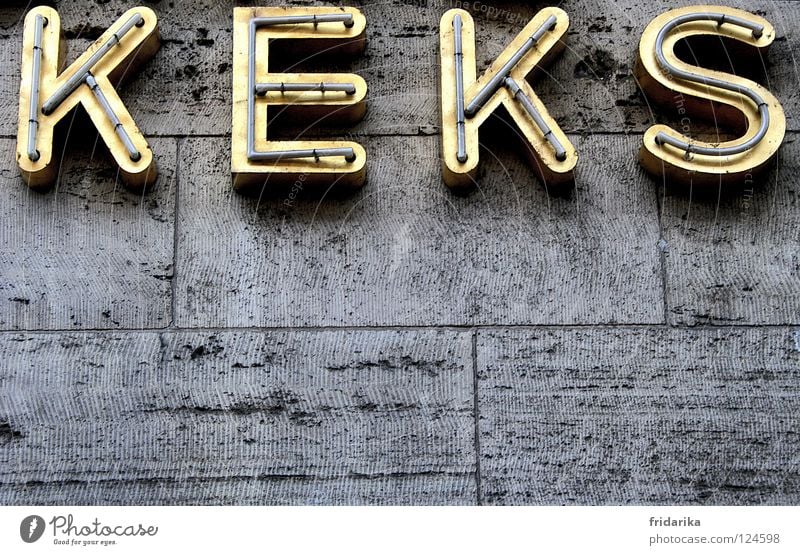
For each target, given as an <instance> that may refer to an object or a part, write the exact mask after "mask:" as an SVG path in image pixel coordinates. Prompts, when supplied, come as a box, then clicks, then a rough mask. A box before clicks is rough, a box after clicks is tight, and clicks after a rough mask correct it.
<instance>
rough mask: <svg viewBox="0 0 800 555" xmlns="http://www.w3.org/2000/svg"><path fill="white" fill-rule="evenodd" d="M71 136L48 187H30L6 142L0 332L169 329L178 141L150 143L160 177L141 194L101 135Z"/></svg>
mask: <svg viewBox="0 0 800 555" xmlns="http://www.w3.org/2000/svg"><path fill="white" fill-rule="evenodd" d="M73 137H74V140H72V141H70V143H69V144H68V146H67V147H66V152H67V154H66V156H64V159H63V165H62V167H61V170H60V172H61V175H60V177H59V180H58V183H57V184H56V186H55V187H54V189H53V191H51V192H50V193H47V194H39V193H35V192H33V191H31V190H30V189H28V188H27V187H26V186H25V184H24V183H23V182H22V179H21V178H20V177H19V172H18V170H17V168H16V162H15V161H14V156H15V153H16V141H12V140H8V139H0V268H2V269H0V276H1V277H2V281H0V329H3V330H42V329H105V328H120V329H130V328H155V327H166V326H168V325H169V324H170V319H171V300H170V295H171V289H172V285H171V280H172V265H173V244H174V234H173V231H174V227H175V224H174V220H175V159H176V158H175V141H174V140H171V139H154V140H152V141H151V147H152V148H153V150H154V152H155V153H156V157H157V162H158V165H159V171H160V176H159V181H158V182H157V183H156V186H155V187H154V188H153V190H152V192H150V193H149V194H146V195H141V194H136V193H131V192H129V191H127V190H126V189H125V188H124V186H123V185H122V183H121V182H120V181H119V178H118V176H117V172H116V170H115V169H114V168H113V165H114V163H113V162H112V161H111V159H110V155H109V154H108V152H107V151H106V148H105V145H104V144H103V143H102V141H100V142H99V143H98V142H96V140H95V137H96V134H95V133H92V132H86V131H85V130H81V131H76V132H75V134H74V135H73ZM79 137H80V139H79ZM84 137H90V139H89V141H87V142H86V143H83V142H82V141H83V140H85V139H83V138H84Z"/></svg>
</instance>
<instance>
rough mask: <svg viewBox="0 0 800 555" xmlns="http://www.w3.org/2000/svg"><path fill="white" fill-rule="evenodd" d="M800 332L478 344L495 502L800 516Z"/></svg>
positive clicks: (529, 338)
mask: <svg viewBox="0 0 800 555" xmlns="http://www.w3.org/2000/svg"><path fill="white" fill-rule="evenodd" d="M798 393H800V331H798V330H797V329H789V328H774V329H769V330H767V329H744V328H739V329H708V330H669V329H641V328H595V329H568V330H516V331H509V330H505V331H487V332H481V333H480V334H479V336H478V401H479V407H480V409H479V413H480V414H479V429H480V435H479V444H480V473H481V484H482V490H481V497H482V500H483V501H484V502H486V503H488V504H591V505H595V504H601V505H602V504H654V505H660V504H696V503H697V504H714V505H739V504H769V505H774V504H797V503H798V502H800V472H799V471H798V470H799V469H800V457H799V456H798V453H800V438H798V434H797V429H798V426H800V416H798V415H800V396H798Z"/></svg>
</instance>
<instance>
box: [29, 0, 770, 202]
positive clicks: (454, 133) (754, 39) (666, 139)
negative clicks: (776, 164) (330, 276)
mask: <svg viewBox="0 0 800 555" xmlns="http://www.w3.org/2000/svg"><path fill="white" fill-rule="evenodd" d="M366 25H367V22H366V19H365V17H364V15H363V14H362V13H361V12H360V11H359V10H357V9H355V8H325V7H298V8H234V11H233V99H232V106H233V107H232V112H233V113H232V134H231V135H232V139H231V147H232V148H231V172H232V177H233V185H234V187H235V188H236V189H242V188H246V187H252V186H256V187H262V186H265V185H266V186H270V185H272V184H280V183H293V182H297V181H302V182H303V183H307V184H324V185H344V186H347V187H359V186H361V185H363V183H364V181H365V176H366V168H367V155H366V151H365V149H364V148H363V147H362V146H361V145H359V144H358V143H355V142H352V141H331V140H314V141H312V140H305V139H303V138H302V137H301V138H298V139H297V140H291V141H288V140H280V139H275V138H274V137H272V138H270V137H268V132H269V133H271V132H272V128H271V127H270V123H272V122H273V121H274V119H275V118H277V117H278V116H281V117H288V118H289V119H290V120H293V121H295V122H302V123H303V124H304V125H307V127H313V126H314V125H315V124H317V123H319V122H321V121H324V122H325V123H326V125H327V124H331V123H335V124H338V125H343V126H346V125H352V124H355V123H357V122H358V121H360V120H361V119H362V118H363V117H364V114H365V112H366V106H367V104H366V103H367V84H366V83H365V82H364V80H363V79H362V78H361V77H359V76H358V75H353V74H346V73H320V74H310V73H279V72H273V71H272V70H271V68H270V67H269V60H270V51H271V50H273V51H274V50H277V49H278V48H279V46H280V45H281V43H283V44H284V45H285V44H287V43H288V44H290V45H291V50H292V52H293V53H295V54H300V55H301V56H304V57H311V56H317V55H320V54H324V55H325V56H327V57H329V58H330V57H331V56H333V57H334V58H336V57H344V56H348V57H352V56H358V55H360V54H362V53H363V52H364V49H365V47H366ZM60 28H61V25H60V21H59V18H58V14H57V13H56V11H55V10H53V9H51V8H47V7H39V8H35V9H33V10H31V11H30V12H29V13H28V15H27V17H26V19H25V31H24V37H23V51H22V83H21V87H20V108H19V127H18V134H17V160H18V164H19V168H20V170H21V173H22V175H23V178H24V179H25V180H26V181H27V183H28V184H29V185H30V186H31V187H33V188H37V189H46V188H47V187H49V186H50V185H51V184H52V183H53V182H54V181H55V179H56V176H57V161H56V160H54V154H53V134H54V128H55V126H56V125H57V124H58V123H59V122H61V121H62V120H64V118H65V117H66V116H67V115H68V114H69V113H70V112H71V111H72V110H73V109H74V108H76V107H77V106H78V105H79V104H80V105H81V106H83V108H84V109H85V110H86V111H87V112H88V114H89V116H90V118H91V120H92V122H93V123H94V125H95V126H96V127H97V129H98V130H99V132H100V135H101V136H102V138H103V140H104V141H105V144H106V145H107V146H108V149H109V151H110V152H111V155H112V157H113V159H114V160H115V161H116V163H117V165H118V166H119V168H120V173H121V176H122V179H123V181H124V182H125V183H126V184H127V185H128V186H129V187H132V188H137V189H140V188H142V187H145V186H146V185H148V184H151V183H153V182H154V181H155V179H156V166H155V161H154V157H153V153H152V152H151V150H150V147H149V146H148V144H147V141H146V140H145V138H144V137H143V136H142V133H141V132H140V131H139V129H138V127H137V126H136V124H135V123H134V120H133V117H132V116H131V115H130V114H129V113H128V111H127V109H126V108H125V106H124V104H123V103H122V101H121V100H120V98H119V96H118V95H117V92H116V90H115V88H114V86H115V85H117V84H118V83H119V82H120V80H121V78H122V77H123V76H124V74H126V73H128V72H130V71H132V69H135V68H136V67H138V66H139V65H140V64H142V63H144V62H145V61H147V60H148V59H149V58H151V57H152V56H153V55H154V54H155V53H156V51H157V50H158V48H159V44H160V41H159V34H158V22H157V19H156V15H155V13H153V11H152V10H150V9H148V8H143V7H142V8H134V9H132V10H130V11H128V12H127V13H126V14H124V15H123V16H122V17H121V18H120V19H119V20H118V21H117V22H116V23H115V24H114V25H112V26H111V28H110V29H109V30H108V31H106V32H105V33H104V34H103V36H101V37H100V38H99V39H98V40H97V41H96V42H95V43H94V44H93V45H92V46H91V47H90V48H89V50H87V51H86V52H85V53H83V54H82V55H81V56H80V57H79V58H78V59H77V60H76V61H75V62H74V63H72V64H71V65H70V66H69V67H67V68H66V69H65V70H63V71H61V72H59V71H60V68H61V67H62V62H63V59H62V52H63V50H64V49H63V48H62V47H63V43H62V41H61V38H60ZM568 28H569V17H568V16H567V14H566V13H565V12H564V11H563V10H561V9H558V8H545V9H543V10H541V11H540V12H539V13H538V14H536V16H534V18H533V19H532V20H531V21H530V22H529V23H528V24H527V25H526V26H525V27H524V28H523V29H522V31H521V32H520V33H519V34H518V35H517V36H516V38H514V39H513V40H512V41H511V43H510V44H509V46H508V47H507V48H506V49H505V50H504V51H503V52H502V54H500V56H499V57H498V58H497V59H496V60H495V61H494V63H493V64H491V67H490V68H489V69H488V70H487V71H486V72H485V73H484V74H483V75H481V76H480V77H478V75H477V69H476V41H475V22H474V20H473V18H472V17H471V16H470V14H469V13H468V12H466V11H464V10H460V9H453V10H449V11H447V12H446V13H445V14H444V15H443V17H442V19H441V23H440V46H439V54H440V63H441V90H440V96H441V117H442V140H441V147H442V150H441V156H442V170H443V178H444V181H445V183H446V184H447V185H448V186H449V187H451V188H453V189H464V188H469V187H471V186H472V185H473V184H474V182H475V178H476V173H477V169H478V166H479V161H480V160H479V159H480V148H479V133H480V128H481V127H482V125H483V124H484V123H485V122H486V121H487V120H488V119H489V118H490V117H491V116H493V115H494V114H495V113H497V112H500V111H502V112H505V114H506V115H507V116H508V122H507V123H508V125H509V126H512V127H513V128H514V134H515V135H516V136H518V137H520V139H521V142H522V144H523V145H524V146H525V151H526V152H527V153H528V155H529V157H530V160H531V166H532V168H533V169H534V171H536V172H537V173H538V174H539V176H540V177H541V179H542V181H543V182H544V183H545V184H546V185H547V186H548V187H557V186H562V185H564V184H570V183H571V182H572V180H573V171H574V169H575V167H576V165H577V163H578V153H577V151H576V149H575V147H574V146H573V145H572V144H571V143H570V141H569V139H568V138H567V136H566V135H565V134H564V132H563V131H562V130H561V129H560V127H559V126H558V123H557V122H556V121H555V120H554V119H553V118H552V117H551V116H550V114H549V113H548V111H547V108H546V107H545V105H544V104H543V103H542V101H541V100H539V98H538V97H537V96H536V94H535V92H534V90H533V88H532V86H531V84H530V83H529V77H530V76H531V75H532V74H533V73H534V72H535V70H537V69H538V68H543V67H545V66H546V65H547V64H549V63H551V62H553V61H554V60H555V59H556V58H557V57H558V55H559V54H560V53H561V52H562V51H563V49H564V47H565V46H564V42H563V41H564V39H565V36H566V33H567V30H568ZM698 37H714V38H722V39H726V40H732V41H736V42H737V43H740V44H743V45H745V46H747V47H748V49H746V50H744V51H743V54H741V56H750V57H751V58H752V60H754V61H758V60H760V59H761V57H762V56H764V55H765V54H766V51H767V48H768V47H769V45H770V44H772V42H773V41H774V39H775V30H774V28H773V27H772V25H770V23H769V22H768V21H766V20H765V19H763V18H761V17H758V16H755V15H753V14H750V13H747V12H744V11H741V10H736V9H733V8H727V7H721V6H695V7H686V8H680V9H676V10H672V11H669V12H667V13H665V14H662V15H660V16H658V17H657V18H656V19H654V20H653V21H652V22H651V23H650V24H649V25H648V26H647V28H646V29H645V31H644V34H643V36H642V39H641V42H640V46H639V55H638V62H637V70H636V71H637V78H638V80H639V82H640V84H641V86H642V88H643V90H644V91H645V94H646V95H647V96H648V97H649V98H651V99H652V100H653V101H654V102H655V103H656V104H659V105H661V106H664V107H665V108H671V109H672V110H673V111H676V112H677V113H678V115H679V116H681V117H682V118H683V119H684V120H688V119H689V118H690V117H691V116H697V117H703V118H706V119H710V120H711V121H712V122H714V123H715V124H717V125H718V126H719V127H722V128H723V129H724V130H725V131H729V132H731V133H738V134H739V138H737V139H733V140H725V141H721V140H720V141H717V142H711V141H710V140H709V141H703V140H698V139H693V138H690V137H687V136H685V135H684V134H682V133H679V132H678V131H676V130H674V129H671V128H670V127H668V126H665V125H656V126H654V127H652V128H651V129H649V130H648V131H647V133H646V134H645V136H644V143H643V145H642V147H641V151H640V154H639V158H640V161H641V163H642V165H643V166H644V167H645V168H646V169H647V171H649V172H650V173H652V174H654V175H657V176H663V177H664V178H666V179H668V180H670V181H679V182H689V183H697V184H713V183H723V184H724V183H735V182H744V181H745V180H747V179H751V178H752V176H753V175H754V174H757V173H759V172H761V171H762V170H764V169H765V168H766V167H768V165H769V163H770V162H771V161H772V160H773V159H774V158H775V155H776V153H777V151H778V148H779V147H780V145H781V143H782V142H783V139H784V135H785V131H786V117H785V115H784V113H783V110H782V108H781V105H780V103H779V101H778V100H777V99H776V98H775V97H774V96H773V95H772V94H771V93H770V92H769V91H767V90H766V89H765V88H764V87H762V86H760V85H758V84H757V83H754V82H752V81H750V80H748V79H745V78H743V77H739V76H735V75H730V74H727V73H722V72H719V71H714V70H711V69H704V68H700V67H695V66H692V65H690V64H689V63H687V62H685V61H683V60H682V59H681V58H680V57H679V56H678V55H677V54H676V52H675V48H676V45H678V44H679V43H681V41H684V40H685V39H693V38H698ZM687 127H688V126H687Z"/></svg>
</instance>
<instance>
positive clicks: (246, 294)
mask: <svg viewBox="0 0 800 555" xmlns="http://www.w3.org/2000/svg"><path fill="white" fill-rule="evenodd" d="M575 140H576V144H577V145H578V148H579V149H580V150H581V153H582V156H583V158H584V159H585V160H586V163H585V164H584V165H583V166H582V168H581V170H580V171H579V172H578V175H577V178H576V179H577V182H578V184H577V188H576V192H575V194H573V195H572V196H571V197H570V198H567V199H564V198H556V197H549V196H548V194H547V193H546V191H545V190H544V188H543V187H541V186H540V185H539V184H537V183H535V182H534V178H533V177H532V173H531V170H530V169H529V168H528V167H527V166H526V165H524V164H523V163H522V162H521V161H520V157H519V156H518V155H517V154H516V153H514V152H513V151H511V152H505V153H499V152H498V153H496V154H495V158H494V159H493V156H492V155H491V154H486V155H484V169H483V177H482V183H483V187H482V188H481V190H480V191H479V192H478V193H476V194H474V195H471V196H470V197H468V198H466V199H464V198H458V197H454V196H452V195H450V194H449V193H448V192H447V191H446V190H445V188H444V185H443V184H442V183H441V181H440V179H441V178H440V176H439V172H440V169H439V157H438V154H437V153H436V150H437V149H438V145H437V141H436V139H435V138H433V137H428V138H413V137H400V138H375V139H373V140H371V141H369V143H368V144H367V147H368V155H369V156H370V157H371V159H370V161H369V163H368V164H369V166H368V177H367V178H368V180H369V185H368V186H367V187H366V188H365V189H364V190H363V191H362V192H360V193H358V194H356V195H354V196H352V197H347V198H344V199H330V198H328V199H324V200H322V201H321V202H320V201H317V200H307V201H294V202H293V203H292V204H291V205H288V204H287V202H292V201H290V199H288V197H285V196H284V197H281V196H278V197H277V198H266V197H264V198H261V199H258V198H255V199H254V198H249V197H242V196H238V195H234V194H232V193H231V189H230V178H229V176H228V173H227V172H228V167H229V156H230V155H229V153H228V152H227V151H226V149H227V148H228V145H227V142H226V141H225V140H216V139H214V140H212V139H192V140H187V141H186V143H185V144H184V145H183V146H182V148H181V151H182V157H183V158H184V159H186V160H187V164H186V167H185V168H184V167H181V176H182V180H181V190H180V202H179V204H180V206H179V214H180V220H179V224H178V259H177V263H176V264H177V274H176V279H177V282H176V321H177V322H178V325H180V326H187V327H196V326H199V327H209V326H210V327H216V326H221V327H226V326H235V327H236V326H316V325H325V326H329V325H348V326H352V325H356V326H361V325H477V324H565V323H570V324H579V323H586V324H589V323H660V322H662V321H663V319H664V316H663V311H662V307H663V302H662V299H663V290H662V283H661V275H660V260H659V250H658V240H659V230H658V220H657V211H656V198H655V192H654V191H655V189H654V188H653V187H652V186H650V185H649V184H647V182H646V181H645V180H644V178H643V174H642V172H641V170H640V169H639V168H638V166H637V165H636V160H635V157H633V156H632V154H633V153H635V152H636V142H635V141H634V140H633V139H628V138H625V137H621V136H613V137H605V138H603V139H602V140H598V139H595V138H587V139H580V138H577V137H576V138H575ZM599 162H602V163H599ZM643 181H644V184H643ZM431 300H435V302H431Z"/></svg>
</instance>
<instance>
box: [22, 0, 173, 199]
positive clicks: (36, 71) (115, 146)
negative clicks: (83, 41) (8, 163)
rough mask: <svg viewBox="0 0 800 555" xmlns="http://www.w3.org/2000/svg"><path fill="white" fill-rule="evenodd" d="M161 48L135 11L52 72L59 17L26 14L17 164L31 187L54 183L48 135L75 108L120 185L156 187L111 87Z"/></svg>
mask: <svg viewBox="0 0 800 555" xmlns="http://www.w3.org/2000/svg"><path fill="white" fill-rule="evenodd" d="M160 45H161V39H160V37H159V34H158V20H157V18H156V14H155V13H154V12H153V10H151V9H149V8H134V9H132V10H130V11H128V12H127V13H125V14H124V15H123V16H122V17H121V18H120V19H119V20H118V21H117V22H116V23H115V24H114V25H112V26H111V28H110V29H108V31H106V32H105V33H104V34H103V35H102V36H101V37H100V38H99V39H98V40H97V41H96V42H95V43H94V44H93V45H92V46H91V47H90V48H89V50H87V51H86V52H84V53H83V54H82V55H81V56H80V57H79V58H78V59H77V60H75V62H73V63H72V65H70V66H69V67H68V68H66V69H65V70H64V71H62V72H61V73H59V69H60V68H61V67H63V61H64V60H63V53H64V51H65V49H64V48H62V42H61V21H60V19H59V17H58V13H57V12H56V11H55V10H54V9H52V8H48V7H44V6H40V7H38V8H34V9H33V10H31V11H30V12H29V13H28V15H27V16H26V18H25V33H24V37H23V41H22V84H21V86H20V96H19V98H20V102H19V125H18V132H17V163H18V164H19V168H20V171H21V173H22V177H23V178H24V179H25V181H26V182H27V183H28V185H29V186H30V187H32V188H34V189H47V188H49V187H50V186H52V184H53V183H54V182H55V180H56V177H57V174H58V160H55V159H54V155H53V133H54V129H55V126H56V125H57V124H58V123H59V122H61V121H62V120H63V119H65V118H66V116H67V115H68V114H70V112H72V111H73V110H74V109H75V108H76V107H77V106H78V104H80V105H82V106H83V108H84V109H85V110H86V112H87V113H88V114H89V117H90V118H91V120H92V122H93V123H94V125H95V126H96V127H97V130H98V131H99V133H100V136H101V137H102V138H103V141H105V144H106V146H107V147H108V150H109V151H110V152H111V156H112V157H113V158H114V160H115V161H116V163H117V165H118V166H119V168H120V174H121V176H122V180H123V181H124V182H125V184H126V185H128V186H129V187H131V188H135V189H141V188H144V187H146V186H147V185H150V184H152V183H153V182H155V180H156V177H157V170H156V164H155V159H154V158H153V152H152V151H151V150H150V147H149V146H148V144H147V141H146V140H145V138H144V136H143V135H142V133H141V132H140V131H139V128H138V127H137V126H136V123H134V121H133V118H132V117H131V115H130V114H129V113H128V110H127V109H126V108H125V105H124V104H123V103H122V100H121V99H120V98H119V95H117V91H116V90H115V89H114V84H116V83H118V82H119V81H120V80H121V79H122V78H123V77H125V76H126V74H128V73H130V72H132V71H134V70H135V69H136V68H137V67H138V66H139V65H141V64H142V63H144V62H145V61H147V60H149V59H150V58H152V57H153V56H154V55H155V53H156V52H157V51H158V49H159V47H160Z"/></svg>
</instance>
